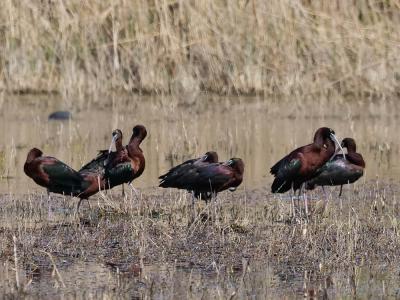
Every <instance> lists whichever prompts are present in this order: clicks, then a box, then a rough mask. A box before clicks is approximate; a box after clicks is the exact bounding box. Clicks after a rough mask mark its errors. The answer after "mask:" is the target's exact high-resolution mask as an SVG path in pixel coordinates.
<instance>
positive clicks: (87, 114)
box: [0, 96, 400, 193]
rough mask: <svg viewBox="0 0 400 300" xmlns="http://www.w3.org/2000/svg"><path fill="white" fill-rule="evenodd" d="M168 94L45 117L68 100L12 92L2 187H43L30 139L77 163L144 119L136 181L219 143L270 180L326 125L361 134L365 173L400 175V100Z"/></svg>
mask: <svg viewBox="0 0 400 300" xmlns="http://www.w3.org/2000/svg"><path fill="white" fill-rule="evenodd" d="M169 100H170V102H168V99H163V101H160V99H159V98H149V97H137V96H135V97H130V98H129V99H122V100H121V103H123V105H119V106H118V105H114V106H110V107H94V106H93V107H91V108H90V109H88V110H82V111H73V119H72V120H71V121H64V122H57V121H48V119H47V117H48V115H49V114H50V113H51V112H53V111H55V110H59V109H64V108H65V107H64V106H63V104H62V101H61V100H59V99H57V98H55V97H43V96H29V97H28V96H24V97H12V98H9V99H6V100H5V101H4V103H3V104H2V106H1V112H0V115H1V118H0V139H1V140H2V141H3V143H2V144H1V145H0V173H1V174H2V176H3V179H1V180H0V192H10V191H11V192H13V193H20V192H22V193H27V192H28V191H36V190H42V189H41V188H40V187H37V186H36V185H35V184H34V183H33V181H32V180H30V179H29V178H27V177H26V176H25V175H24V173H23V171H22V169H23V163H24V161H25V158H26V153H27V151H28V150H29V149H30V148H31V147H33V146H36V147H39V148H41V149H42V150H43V152H44V153H45V154H47V155H52V156H56V157H57V158H59V159H61V160H63V161H65V162H66V163H68V164H70V165H71V166H72V167H74V168H76V169H79V167H80V166H82V164H84V163H85V162H87V161H88V160H90V159H91V158H93V157H94V156H95V155H96V153H97V150H99V149H105V148H107V146H108V144H109V141H110V137H111V131H112V130H113V129H114V128H120V129H122V131H123V132H124V139H125V142H127V141H128V139H129V137H130V134H131V130H132V127H133V125H135V124H138V123H142V124H144V125H146V127H147V128H148V133H149V135H148V137H147V138H146V140H145V141H144V142H143V144H142V145H143V147H142V148H143V150H144V152H145V155H146V159H147V164H146V170H145V172H144V174H143V175H142V176H141V177H140V178H138V179H137V180H135V184H136V186H138V187H151V186H155V185H157V177H158V175H159V174H161V173H162V172H165V171H166V170H167V169H168V168H170V167H171V166H172V165H173V164H176V163H179V162H181V161H182V160H183V159H186V158H187V157H193V156H199V155H201V154H203V153H204V152H206V151H207V150H216V151H217V152H218V153H219V156H220V158H221V160H225V159H228V158H230V157H232V156H237V157H242V158H243V159H244V161H245V163H246V170H245V180H244V185H243V186H246V187H247V188H257V187H260V186H264V185H267V184H269V183H270V182H271V181H272V178H271V177H270V176H269V174H268V171H269V167H270V166H271V165H272V164H273V163H274V162H275V161H276V160H277V159H279V158H281V157H282V156H283V155H284V154H285V153H288V151H290V150H291V149H293V148H295V147H298V146H301V145H303V144H305V143H308V142H311V140H312V137H313V134H314V131H315V129H316V128H318V127H320V126H323V125H324V126H329V127H332V128H334V129H335V131H336V133H337V135H338V136H339V137H341V138H343V137H346V136H350V137H354V138H355V139H356V141H357V145H358V148H359V152H360V153H362V154H363V156H364V157H365V159H366V162H367V169H366V173H365V178H366V179H371V178H375V177H376V176H378V177H381V178H382V177H385V178H397V177H398V175H400V165H399V164H398V163H397V161H396V158H397V157H398V154H399V145H400V143H399V138H400V137H399V135H398V133H397V124H398V118H399V116H398V114H397V112H398V111H399V104H398V103H389V102H387V103H386V102H383V103H373V102H370V103H368V104H365V103H363V102H360V101H353V102H346V103H343V104H341V105H338V104H337V103H336V102H335V103H330V102H329V101H322V100H321V102H320V103H318V104H315V103H314V102H307V101H304V102H303V104H302V105H298V104H297V102H296V103H288V102H280V101H277V100H268V99H266V100H262V99H261V100H260V99H253V98H236V99H228V98H218V99H213V98H211V97H210V99H202V100H201V101H200V100H199V102H198V103H197V104H194V105H193V106H182V105H178V103H177V102H176V101H174V99H169ZM116 103H117V102H116ZM163 103H171V104H168V105H166V104H163ZM4 177H5V179H4Z"/></svg>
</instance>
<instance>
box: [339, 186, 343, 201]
mask: <svg viewBox="0 0 400 300" xmlns="http://www.w3.org/2000/svg"><path fill="white" fill-rule="evenodd" d="M342 191H343V184H341V185H340V192H339V198H340V197H342Z"/></svg>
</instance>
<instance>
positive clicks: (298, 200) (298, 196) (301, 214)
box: [297, 186, 303, 218]
mask: <svg viewBox="0 0 400 300" xmlns="http://www.w3.org/2000/svg"><path fill="white" fill-rule="evenodd" d="M300 195H301V186H300V188H299V192H298V193H297V207H298V208H299V212H300V218H302V216H303V212H302V209H301V206H300Z"/></svg>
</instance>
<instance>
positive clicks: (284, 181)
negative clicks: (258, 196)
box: [270, 127, 340, 213]
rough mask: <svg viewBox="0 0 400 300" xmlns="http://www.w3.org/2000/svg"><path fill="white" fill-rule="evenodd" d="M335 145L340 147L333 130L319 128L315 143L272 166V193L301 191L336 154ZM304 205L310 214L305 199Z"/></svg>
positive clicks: (295, 151)
mask: <svg viewBox="0 0 400 300" xmlns="http://www.w3.org/2000/svg"><path fill="white" fill-rule="evenodd" d="M335 143H337V144H338V146H339V147H340V144H339V142H338V141H337V138H336V136H335V132H334V131H333V130H332V129H330V128H327V127H322V128H319V129H318V130H317V131H316V132H315V135H314V142H313V143H311V144H309V145H306V146H303V147H300V148H297V149H295V150H294V151H292V152H291V153H289V154H288V155H286V156H285V157H284V158H282V159H281V160H279V161H278V162H277V163H276V164H275V165H274V166H272V168H271V171H270V172H271V174H272V175H274V176H275V179H274V182H273V183H272V187H271V191H272V193H285V192H287V191H289V190H290V189H293V190H294V191H295V190H297V189H300V188H301V186H302V185H303V183H304V182H306V181H308V180H310V179H311V178H312V177H314V176H315V175H316V171H317V170H318V169H319V168H320V167H322V166H323V165H324V164H325V163H326V162H327V161H328V160H329V159H330V158H331V157H332V156H333V155H334V154H335V149H336V147H335ZM304 204H305V208H306V213H308V207H307V200H306V198H305V197H304Z"/></svg>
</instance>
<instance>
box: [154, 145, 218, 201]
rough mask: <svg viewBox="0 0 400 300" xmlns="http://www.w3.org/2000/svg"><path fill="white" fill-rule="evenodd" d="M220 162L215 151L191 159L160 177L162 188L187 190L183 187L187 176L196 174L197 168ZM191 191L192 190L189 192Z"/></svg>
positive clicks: (205, 196)
mask: <svg viewBox="0 0 400 300" xmlns="http://www.w3.org/2000/svg"><path fill="white" fill-rule="evenodd" d="M217 162H218V154H217V152H214V151H208V152H206V153H205V154H204V155H203V156H202V157H199V158H193V159H189V160H187V161H185V162H183V163H181V164H180V165H177V166H175V167H173V168H171V169H170V170H169V171H168V172H167V173H165V174H164V175H161V176H160V177H158V178H159V179H160V187H174V188H178V189H186V188H185V187H183V186H182V181H184V180H185V179H184V178H185V176H186V174H188V173H190V172H194V170H195V168H197V167H199V166H205V165H208V164H210V163H217ZM189 191H191V190H189ZM193 196H194V197H196V198H200V199H203V200H204V199H209V198H210V196H211V194H210V192H207V193H196V192H194V194H193Z"/></svg>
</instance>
